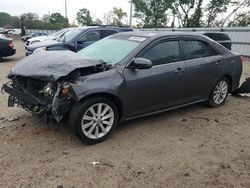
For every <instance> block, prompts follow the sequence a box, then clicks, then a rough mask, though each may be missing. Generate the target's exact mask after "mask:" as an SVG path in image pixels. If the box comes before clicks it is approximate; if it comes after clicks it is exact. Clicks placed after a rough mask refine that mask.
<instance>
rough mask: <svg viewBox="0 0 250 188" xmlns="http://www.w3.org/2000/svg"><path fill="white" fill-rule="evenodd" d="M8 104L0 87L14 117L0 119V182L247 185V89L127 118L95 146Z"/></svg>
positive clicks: (3, 66)
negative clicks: (212, 103)
mask: <svg viewBox="0 0 250 188" xmlns="http://www.w3.org/2000/svg"><path fill="white" fill-rule="evenodd" d="M15 46H16V47H17V54H16V55H15V56H13V57H9V58H7V59H5V60H4V62H2V63H0V85H2V83H4V82H6V81H7V79H6V75H7V74H8V73H9V70H10V69H11V67H13V66H14V65H15V63H16V62H17V61H18V60H19V59H21V58H22V57H23V56H24V45H23V43H22V42H20V41H15ZM247 74H248V75H250V63H249V62H245V63H244V74H243V77H246V76H247ZM6 103H7V95H6V94H0V116H2V117H9V116H10V115H16V116H18V117H19V120H17V121H13V122H3V121H0V187H4V188H5V187H69V188H70V187H108V188H110V187H150V188H152V187H164V188H165V187H171V188H172V187H178V188H179V187H192V188H193V187H199V188H201V187H247V188H249V187H250V123H249V122H250V96H244V97H237V98H236V97H231V96H230V97H229V99H228V101H227V103H226V104H225V106H223V107H220V108H217V109H212V108H208V107H207V106H205V105H204V104H198V105H194V106H190V107H186V108H182V109H178V110H174V111H171V112H167V113H163V114H160V115H156V116H151V117H147V118H141V119H137V120H133V121H129V122H126V123H123V124H122V125H121V126H119V127H118V129H117V131H116V132H115V133H114V134H113V136H112V137H110V138H109V139H108V140H107V141H106V142H103V143H100V144H98V145H93V146H87V145H84V144H83V143H81V142H80V141H79V140H78V139H77V138H76V137H75V136H74V135H71V134H70V133H69V130H68V129H67V126H66V125H65V124H63V123H60V124H49V125H47V124H45V123H44V122H43V121H42V120H41V119H39V118H37V117H35V116H32V115H30V114H29V113H27V112H25V111H24V110H22V109H19V108H7V107H6V105H7V104H6ZM92 162H99V164H98V163H97V164H96V165H93V164H92Z"/></svg>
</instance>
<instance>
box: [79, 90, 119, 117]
mask: <svg viewBox="0 0 250 188" xmlns="http://www.w3.org/2000/svg"><path fill="white" fill-rule="evenodd" d="M95 97H104V98H106V99H109V100H111V101H113V102H114V103H115V104H116V105H117V108H118V113H119V114H118V115H119V121H120V120H121V118H122V116H123V105H122V102H121V100H120V99H119V97H117V96H116V95H114V94H111V93H105V92H99V93H92V94H89V95H86V96H84V97H82V98H81V99H80V100H79V101H78V102H83V101H85V100H87V99H89V98H95Z"/></svg>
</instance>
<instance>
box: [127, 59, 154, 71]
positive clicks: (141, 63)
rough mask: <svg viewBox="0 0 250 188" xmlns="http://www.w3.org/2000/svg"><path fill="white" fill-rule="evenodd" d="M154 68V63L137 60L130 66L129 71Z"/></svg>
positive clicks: (146, 60)
mask: <svg viewBox="0 0 250 188" xmlns="http://www.w3.org/2000/svg"><path fill="white" fill-rule="evenodd" d="M151 67H152V61H150V60H148V59H145V58H140V57H139V58H135V59H134V61H133V62H132V63H131V64H130V65H129V67H128V68H129V69H149V68H151Z"/></svg>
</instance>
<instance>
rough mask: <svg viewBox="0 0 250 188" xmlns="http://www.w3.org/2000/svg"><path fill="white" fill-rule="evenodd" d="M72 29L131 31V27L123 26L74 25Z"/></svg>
mask: <svg viewBox="0 0 250 188" xmlns="http://www.w3.org/2000/svg"><path fill="white" fill-rule="evenodd" d="M72 29H82V30H89V29H105V30H106V29H107V30H108V29H114V30H117V31H133V29H132V28H131V27H125V26H124V27H123V26H105V25H104V26H83V27H75V28H72Z"/></svg>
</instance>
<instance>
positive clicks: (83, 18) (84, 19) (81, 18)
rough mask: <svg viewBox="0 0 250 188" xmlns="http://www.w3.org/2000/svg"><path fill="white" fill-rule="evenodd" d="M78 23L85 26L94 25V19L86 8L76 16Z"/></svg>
mask: <svg viewBox="0 0 250 188" xmlns="http://www.w3.org/2000/svg"><path fill="white" fill-rule="evenodd" d="M76 20H77V22H78V23H79V24H80V25H82V26H84V25H91V24H93V19H92V17H91V15H90V11H89V10H88V9H86V8H83V9H80V10H79V11H78V12H77V14H76Z"/></svg>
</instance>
